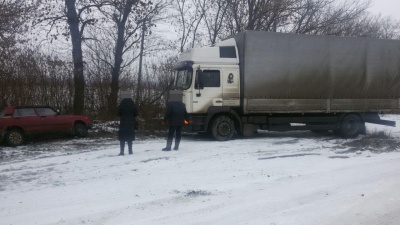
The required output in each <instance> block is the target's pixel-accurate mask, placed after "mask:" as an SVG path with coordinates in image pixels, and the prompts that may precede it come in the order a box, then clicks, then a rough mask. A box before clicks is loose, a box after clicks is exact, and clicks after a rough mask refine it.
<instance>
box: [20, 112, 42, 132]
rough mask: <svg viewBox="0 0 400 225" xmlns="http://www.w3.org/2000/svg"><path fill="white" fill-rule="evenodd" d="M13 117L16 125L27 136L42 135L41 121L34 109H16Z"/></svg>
mask: <svg viewBox="0 0 400 225" xmlns="http://www.w3.org/2000/svg"><path fill="white" fill-rule="evenodd" d="M12 117H13V120H14V123H15V124H16V125H17V126H19V127H21V128H22V129H23V130H24V132H25V134H33V133H40V132H42V130H43V129H42V123H41V119H40V117H39V116H38V115H37V114H36V112H35V109H34V108H33V107H24V108H16V109H15V110H14V113H13V116H12Z"/></svg>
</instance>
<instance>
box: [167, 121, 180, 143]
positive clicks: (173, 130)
mask: <svg viewBox="0 0 400 225" xmlns="http://www.w3.org/2000/svg"><path fill="white" fill-rule="evenodd" d="M174 133H175V147H176V148H178V147H179V143H180V142H181V133H182V126H169V129H168V138H167V148H171V145H172V139H173V138H174Z"/></svg>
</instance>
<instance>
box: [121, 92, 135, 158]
mask: <svg viewBox="0 0 400 225" xmlns="http://www.w3.org/2000/svg"><path fill="white" fill-rule="evenodd" d="M121 98H122V101H121V103H120V105H119V106H118V116H119V117H120V122H119V131H118V139H119V142H120V153H119V155H124V149H125V142H127V143H128V150H129V154H132V153H133V152H132V142H133V141H134V140H135V125H136V117H137V116H138V112H137V109H136V105H135V103H134V102H133V100H132V98H131V97H130V94H127V93H124V94H121Z"/></svg>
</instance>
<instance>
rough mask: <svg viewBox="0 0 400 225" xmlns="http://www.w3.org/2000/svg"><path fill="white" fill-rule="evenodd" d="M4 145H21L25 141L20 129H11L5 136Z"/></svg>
mask: <svg viewBox="0 0 400 225" xmlns="http://www.w3.org/2000/svg"><path fill="white" fill-rule="evenodd" d="M5 140H6V143H7V144H8V145H10V146H18V145H22V144H23V143H24V141H25V137H24V133H23V132H22V131H21V130H20V129H13V130H10V131H8V132H7V133H6V135H5Z"/></svg>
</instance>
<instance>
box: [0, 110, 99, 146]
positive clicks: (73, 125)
mask: <svg viewBox="0 0 400 225" xmlns="http://www.w3.org/2000/svg"><path fill="white" fill-rule="evenodd" d="M90 128H91V123H90V120H89V118H88V117H87V116H76V115H60V114H59V113H58V112H57V111H56V110H54V109H53V108H51V107H48V106H8V107H7V108H6V109H5V110H4V111H2V112H1V113H0V142H2V141H3V140H4V141H5V142H6V143H7V144H8V145H11V146H17V145H21V144H23V143H24V140H25V138H26V137H27V136H32V135H44V134H53V133H65V134H72V135H75V136H78V137H86V136H87V134H88V129H90Z"/></svg>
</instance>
